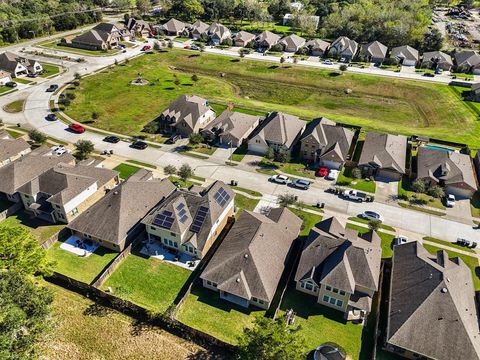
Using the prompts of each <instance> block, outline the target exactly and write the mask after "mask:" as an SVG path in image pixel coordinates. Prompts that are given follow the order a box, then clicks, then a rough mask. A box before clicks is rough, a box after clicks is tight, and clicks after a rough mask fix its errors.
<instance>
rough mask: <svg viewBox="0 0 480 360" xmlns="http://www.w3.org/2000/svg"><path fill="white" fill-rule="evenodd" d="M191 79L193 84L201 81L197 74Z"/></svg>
mask: <svg viewBox="0 0 480 360" xmlns="http://www.w3.org/2000/svg"><path fill="white" fill-rule="evenodd" d="M191 79H192V81H193V82H197V81H198V80H199V78H198V75H197V74H193V75H192V77H191Z"/></svg>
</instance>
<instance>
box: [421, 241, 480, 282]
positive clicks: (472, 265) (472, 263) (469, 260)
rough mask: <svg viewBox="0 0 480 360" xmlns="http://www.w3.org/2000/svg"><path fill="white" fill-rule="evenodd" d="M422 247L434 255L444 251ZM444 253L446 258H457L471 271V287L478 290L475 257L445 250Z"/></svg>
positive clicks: (427, 246) (476, 261)
mask: <svg viewBox="0 0 480 360" xmlns="http://www.w3.org/2000/svg"><path fill="white" fill-rule="evenodd" d="M423 247H424V248H425V249H426V250H427V251H428V252H429V253H431V254H436V253H437V251H438V250H445V249H441V248H439V247H436V246H432V245H428V244H424V245H423ZM445 251H446V252H447V254H448V257H450V258H453V257H458V258H460V259H462V260H463V262H464V263H465V265H467V266H468V267H469V268H470V270H471V271H472V277H473V287H474V288H475V291H478V290H480V278H479V277H478V275H477V268H478V259H477V257H476V256H469V255H464V254H460V253H458V252H455V251H451V250H445Z"/></svg>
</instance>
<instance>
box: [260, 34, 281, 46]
mask: <svg viewBox="0 0 480 360" xmlns="http://www.w3.org/2000/svg"><path fill="white" fill-rule="evenodd" d="M279 40H280V36H279V35H277V34H275V33H272V32H271V31H267V30H265V31H263V32H262V33H260V35H258V36H257V41H258V42H265V43H267V44H268V45H269V46H273V45H275V44H276V43H278V41H279Z"/></svg>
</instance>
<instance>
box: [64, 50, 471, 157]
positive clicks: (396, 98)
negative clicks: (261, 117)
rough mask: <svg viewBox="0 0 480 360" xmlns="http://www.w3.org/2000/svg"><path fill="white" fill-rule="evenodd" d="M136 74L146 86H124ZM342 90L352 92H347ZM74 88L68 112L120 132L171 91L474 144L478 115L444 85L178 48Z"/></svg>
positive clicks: (146, 117)
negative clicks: (92, 118)
mask: <svg viewBox="0 0 480 360" xmlns="http://www.w3.org/2000/svg"><path fill="white" fill-rule="evenodd" d="M232 60H236V62H235V64H233V63H232ZM139 72H141V73H142V76H143V78H145V79H147V80H148V81H149V82H150V83H149V85H147V86H132V85H130V81H132V80H134V79H136V78H137V77H138V73H139ZM221 73H224V74H225V75H224V76H223V77H222V76H220V74H221ZM194 74H196V75H197V76H198V77H199V80H198V81H196V82H195V81H192V80H191V77H192V75H194ZM176 80H178V81H179V85H176V84H175V82H176ZM347 89H350V90H352V92H350V93H349V94H347V91H346V90H347ZM75 94H76V95H77V97H76V99H75V100H74V101H73V103H72V105H71V106H70V107H69V110H68V111H67V113H68V115H70V116H71V117H73V118H75V119H78V121H82V120H89V119H90V116H91V114H92V112H93V111H95V112H97V113H99V115H100V118H99V120H97V122H96V126H98V127H100V128H103V129H106V130H115V131H118V132H122V133H127V134H128V133H132V132H137V131H140V130H141V129H142V127H143V125H144V124H146V123H147V122H149V121H151V120H152V119H155V118H156V117H157V116H158V115H159V114H160V113H161V112H162V111H163V110H164V109H165V108H166V107H167V106H168V104H169V103H171V102H172V101H173V100H174V99H175V98H176V97H177V96H178V95H180V94H196V95H199V96H203V97H205V98H207V99H209V100H210V101H211V102H214V103H216V104H230V103H233V104H235V105H236V106H239V107H241V108H247V109H252V110H254V111H258V112H265V113H266V112H268V111H274V110H276V111H283V112H287V113H291V114H293V115H298V116H300V117H302V118H303V119H305V120H310V119H313V118H316V117H318V116H326V117H329V118H331V119H332V120H336V121H339V122H343V123H348V124H353V125H359V126H363V127H365V128H366V129H367V130H377V131H386V132H391V133H403V134H416V135H425V136H429V137H433V138H440V139H445V140H452V141H457V142H462V143H464V142H466V143H468V144H469V145H471V146H472V147H474V148H475V147H480V137H478V134H480V123H479V122H477V121H475V120H476V119H477V117H478V116H477V115H476V114H475V112H474V111H472V109H471V108H470V107H469V106H467V104H466V103H465V102H463V101H462V99H461V96H459V95H458V93H457V92H455V91H454V90H452V89H450V88H449V87H448V86H447V85H443V84H432V83H427V82H421V81H409V80H402V79H392V78H387V77H379V76H372V75H363V74H350V73H348V72H347V73H343V74H340V72H332V71H329V70H321V69H314V68H307V67H297V66H291V65H279V64H277V63H269V62H263V61H254V60H247V59H242V60H241V61H238V59H231V58H229V57H226V56H221V55H212V54H205V53H202V54H192V52H188V51H184V50H180V49H169V50H168V52H162V53H158V54H151V55H145V56H141V57H139V58H137V59H134V60H131V61H130V62H129V63H128V64H122V65H120V66H117V67H114V68H113V69H108V70H106V71H103V72H101V73H99V74H97V75H95V76H91V77H87V78H85V79H83V80H82V81H81V85H80V87H79V89H78V90H77V91H75ZM103 99H109V101H103ZM452 128H455V129H459V130H458V131H455V132H452V131H451V129H452Z"/></svg>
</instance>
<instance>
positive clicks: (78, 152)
mask: <svg viewBox="0 0 480 360" xmlns="http://www.w3.org/2000/svg"><path fill="white" fill-rule="evenodd" d="M93 150H94V146H93V143H92V142H91V141H90V140H78V141H77V142H76V143H75V157H76V158H77V159H78V160H85V159H86V158H88V156H89V155H90V154H91V153H92V152H93Z"/></svg>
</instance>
